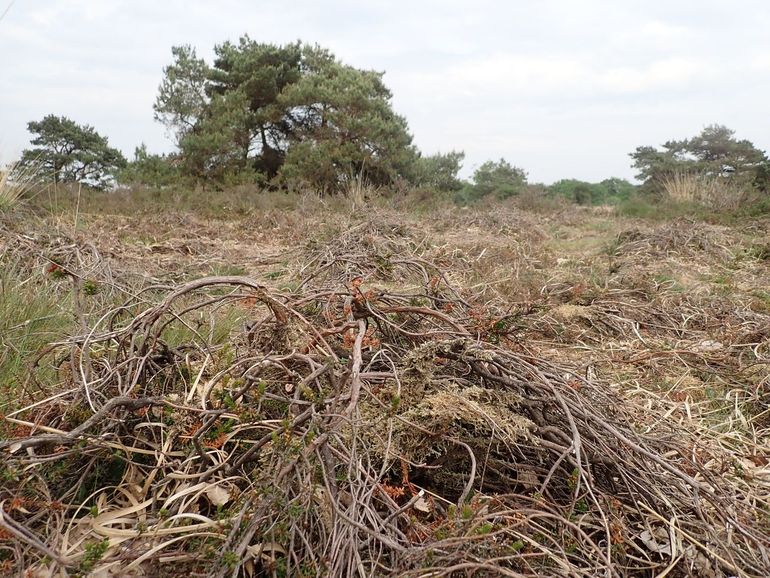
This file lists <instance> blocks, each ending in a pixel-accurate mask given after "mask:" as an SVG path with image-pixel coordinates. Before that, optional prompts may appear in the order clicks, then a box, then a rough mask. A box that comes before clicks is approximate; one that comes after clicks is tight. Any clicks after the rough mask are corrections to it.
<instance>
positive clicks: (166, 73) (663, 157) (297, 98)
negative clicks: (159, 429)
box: [6, 36, 770, 216]
mask: <svg viewBox="0 0 770 578" xmlns="http://www.w3.org/2000/svg"><path fill="white" fill-rule="evenodd" d="M214 55H215V56H214V59H213V61H212V62H211V63H208V62H206V61H205V60H203V59H202V58H199V57H198V56H197V54H196V51H195V49H194V48H192V47H190V46H177V47H174V48H172V62H171V63H170V64H169V65H168V66H166V67H165V68H164V69H163V77H162V80H161V83H160V86H159V88H158V94H157V98H156V100H155V104H154V107H153V108H154V113H155V119H156V120H157V121H159V122H160V123H162V124H163V125H164V126H165V127H166V128H167V129H168V131H169V134H171V135H172V136H173V139H174V142H175V144H176V151H175V152H173V153H171V154H165V155H159V154H153V153H151V152H149V151H148V150H147V147H146V146H145V145H144V144H141V145H140V146H138V147H137V148H136V150H135V152H134V156H133V158H132V159H131V160H126V159H125V158H124V157H123V155H122V154H121V153H120V151H118V150H117V149H115V148H112V147H110V146H109V144H108V141H107V138H106V137H104V136H102V135H100V134H99V133H97V132H96V130H95V129H94V128H93V127H91V126H88V125H85V126H82V125H79V124H77V123H75V122H74V121H72V120H70V119H68V118H66V117H59V116H55V115H48V116H46V117H45V118H44V119H42V120H41V121H33V122H30V123H29V125H28V127H29V131H30V132H31V133H32V134H33V139H32V145H33V146H34V148H32V149H29V150H26V151H24V153H23V158H22V161H21V166H23V167H26V170H27V173H29V172H30V170H31V169H32V168H33V167H34V168H35V172H36V173H38V176H39V178H40V179H41V180H44V181H48V182H54V183H68V182H75V183H79V184H82V185H86V186H89V187H93V188H97V189H106V188H111V187H114V186H115V185H116V184H118V185H121V186H122V187H132V188H136V187H146V188H151V189H168V188H180V187H181V188H193V189H194V188H198V187H203V188H204V189H216V190H224V189H226V188H231V187H233V186H242V185H245V186H256V187H257V188H258V189H260V190H264V189H271V190H278V191H286V192H292V191H293V192H308V191H309V192H315V193H319V194H322V195H332V194H345V195H348V196H351V195H352V196H356V198H360V199H363V198H364V197H366V196H370V195H369V193H372V192H377V191H380V192H383V191H389V192H390V194H394V193H395V194H399V193H403V192H404V191H406V190H416V191H420V192H421V195H422V198H425V195H426V194H427V195H439V196H440V197H441V198H443V199H447V200H453V201H454V202H455V203H457V204H460V205H467V204H471V203H476V202H478V201H481V200H482V199H497V200H504V199H508V198H511V197H521V198H522V199H527V200H528V201H527V202H530V203H532V202H538V203H539V202H546V201H547V202H549V203H564V202H567V203H575V204H578V205H586V206H596V205H608V204H609V205H616V206H618V207H619V210H621V211H622V212H625V213H626V214H636V215H639V216H643V215H655V214H657V213H660V212H661V211H662V212H664V213H665V212H669V211H672V210H673V211H675V212H682V211H684V212H687V211H693V210H696V209H698V208H705V209H708V210H716V211H724V210H731V211H734V210H742V211H744V212H745V211H748V212H749V213H751V214H758V213H764V212H767V211H768V210H770V194H768V191H769V189H770V161H769V160H768V157H767V156H766V154H765V152H764V151H761V150H759V149H758V148H757V147H756V146H755V145H754V144H753V143H751V142H750V141H748V140H739V139H737V138H736V137H735V134H734V132H733V131H732V130H730V129H729V128H727V127H724V126H721V125H711V126H707V127H706V128H704V129H703V131H702V132H701V133H700V134H698V135H697V136H695V137H693V138H689V139H684V140H679V141H677V140H672V141H668V142H666V143H664V144H663V145H662V147H660V148H657V147H654V146H640V147H638V148H637V149H636V150H635V151H634V152H632V153H631V154H630V156H631V159H632V163H633V165H632V166H633V167H634V168H636V169H637V170H638V175H637V178H638V179H639V180H640V181H641V182H642V184H641V185H640V186H637V185H635V184H633V183H631V182H629V181H627V180H624V179H619V178H608V179H605V180H603V181H601V182H593V183H592V182H586V181H581V180H577V179H562V180H560V181H557V182H555V183H553V184H551V185H549V186H545V185H541V184H537V183H530V182H528V178H527V172H526V171H525V170H524V169H523V168H520V167H517V166H515V165H513V164H511V163H510V162H509V161H508V160H506V159H502V158H501V159H499V160H496V161H491V160H490V161H487V162H485V163H482V164H481V165H480V166H478V167H476V169H475V171H474V173H473V175H472V177H471V178H470V179H469V180H467V181H466V180H464V179H461V178H460V176H459V175H460V172H461V169H462V166H463V161H464V160H465V153H464V152H463V151H454V150H453V151H449V152H446V153H436V154H433V155H425V154H423V153H422V152H420V151H419V150H418V149H417V147H416V146H415V145H414V144H413V142H412V135H411V133H410V131H409V127H408V125H407V122H406V120H405V119H404V118H403V117H401V116H399V115H398V114H396V113H395V112H394V110H393V108H392V104H391V100H392V94H391V92H390V90H389V89H388V88H387V87H386V86H385V84H384V82H383V73H381V72H375V71H371V70H361V69H358V68H354V67H352V66H349V65H346V64H344V63H342V62H340V61H339V60H338V59H337V58H336V57H335V56H334V55H333V54H332V53H331V52H329V51H328V50H326V49H324V48H321V47H319V46H317V45H309V44H303V43H301V42H296V43H292V44H287V45H275V44H266V43H259V42H255V41H254V40H252V39H250V38H249V37H248V36H243V37H242V38H240V39H239V41H238V42H237V43H232V42H224V43H222V44H219V45H216V46H215V47H214ZM6 173H7V171H6ZM10 182H11V181H9V183H10ZM11 184H12V183H11ZM6 189H7V187H6ZM17 190H18V189H17ZM365 193H366V194H365ZM8 196H10V193H9V195H8ZM671 203H674V204H677V207H675V208H672V207H671V206H669V205H671ZM6 204H7V203H6Z"/></svg>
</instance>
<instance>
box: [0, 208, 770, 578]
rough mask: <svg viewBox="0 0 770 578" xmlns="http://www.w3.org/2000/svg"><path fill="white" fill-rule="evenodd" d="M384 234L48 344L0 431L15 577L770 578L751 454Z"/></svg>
mask: <svg viewBox="0 0 770 578" xmlns="http://www.w3.org/2000/svg"><path fill="white" fill-rule="evenodd" d="M382 226H385V225H382ZM384 230H386V231H388V235H389V238H388V239H387V240H386V241H385V242H377V240H376V239H370V240H369V241H365V239H366V237H367V235H370V236H373V235H375V234H376V233H377V231H376V230H373V228H372V226H371V223H365V224H364V227H363V228H362V229H360V230H357V231H348V232H347V234H344V232H343V234H340V235H339V236H338V240H337V242H336V244H335V245H334V247H333V248H329V247H325V248H322V249H320V250H318V251H317V252H315V257H316V258H315V259H311V260H310V261H309V263H308V266H307V267H306V268H305V269H303V270H302V271H301V274H300V275H299V277H298V279H297V285H296V287H297V288H296V289H295V290H293V291H290V292H278V291H275V290H272V289H270V288H268V287H266V286H264V285H262V284H260V283H259V282H257V281H255V280H253V279H251V278H249V277H244V276H217V277H208V278H201V279H196V280H193V281H189V282H186V283H182V284H177V285H172V286H166V287H156V288H154V289H153V290H152V291H149V290H148V291H145V292H139V293H137V294H135V295H133V296H130V297H129V298H127V300H126V302H125V303H123V304H122V305H120V306H119V307H115V308H112V309H111V310H109V311H107V312H106V313H104V314H103V315H102V316H99V317H98V318H93V317H92V318H90V319H88V320H87V321H88V323H89V324H88V326H87V327H82V329H81V330H80V331H79V332H78V334H77V335H75V336H73V337H71V338H70V339H66V340H62V341H59V342H57V343H53V344H51V346H50V347H49V348H48V349H47V350H46V351H45V352H44V353H43V355H42V356H41V357H40V359H39V360H38V364H44V365H49V366H55V367H57V368H59V369H60V371H59V372H58V374H59V376H60V379H61V383H60V384H59V386H60V387H58V388H57V391H56V393H51V394H46V395H43V394H32V393H30V394H28V397H27V398H25V399H24V406H23V407H20V408H18V409H17V410H15V411H11V412H7V413H6V415H5V416H4V417H3V419H2V421H1V422H0V427H2V428H3V438H4V440H3V441H0V452H2V453H3V457H4V461H3V464H2V468H3V469H2V476H3V480H4V482H3V485H2V487H0V502H2V504H3V506H2V508H0V530H1V531H2V532H3V536H4V537H5V540H6V542H8V543H11V544H12V547H9V548H6V550H4V554H3V556H4V558H3V563H4V564H6V567H7V568H8V569H9V572H13V571H19V572H21V570H22V569H24V570H27V571H30V572H32V573H33V575H34V573H37V575H47V576H54V577H59V576H66V575H71V574H72V573H73V572H80V573H87V572H94V573H97V574H98V575H101V576H110V575H113V576H118V575H120V576H127V575H128V576H130V575H137V576H138V575H147V574H153V573H155V574H171V573H173V574H182V573H184V574H193V573H195V574H199V575H205V576H210V577H212V578H214V577H217V578H218V577H225V576H238V575H242V576H256V577H263V576H264V577H267V576H281V575H283V576H293V575H301V576H354V575H361V576H365V575H376V576H413V577H418V576H420V577H425V576H457V575H463V574H467V575H479V576H481V575H504V576H565V575H566V576H576V577H586V578H587V577H589V576H599V575H601V576H608V577H625V576H639V575H661V574H663V575H665V574H668V575H676V576H706V577H721V576H740V577H741V578H750V577H759V576H766V575H768V573H770V538H768V535H769V534H768V529H767V511H768V509H770V503H769V500H768V495H770V479H767V478H766V477H765V476H764V474H763V473H762V472H763V471H764V470H763V469H762V466H761V462H757V463H756V464H759V465H756V464H755V462H752V461H751V460H745V461H742V462H741V463H740V469H736V468H734V467H732V466H731V465H730V464H733V461H732V460H733V459H734V456H735V454H736V452H741V454H744V453H745V454H746V455H750V456H760V455H761V452H762V451H763V450H762V448H761V447H760V446H759V445H756V446H753V447H752V443H754V444H759V440H758V439H757V440H754V441H747V440H746V439H744V438H742V437H740V436H739V435H734V434H731V435H729V436H723V437H718V438H715V437H711V438H708V439H704V438H701V437H700V435H695V434H692V431H693V430H692V429H690V428H686V427H682V425H681V424H680V423H677V422H675V421H673V420H671V419H670V416H671V414H670V413H666V412H669V411H671V408H670V407H662V408H658V407H657V406H654V407H651V406H650V405H649V404H648V403H647V400H646V399H645V398H644V397H642V396H640V397H639V399H638V400H636V399H634V398H633V397H629V396H624V395H623V394H621V393H620V392H619V391H618V390H617V389H616V388H614V387H612V386H611V385H610V384H609V383H607V382H605V381H603V380H602V379H600V378H599V377H597V376H595V375H587V374H586V372H585V370H584V368H582V367H580V366H579V365H578V366H574V365H571V364H569V363H565V362H563V361H561V362H556V361H553V360H550V359H548V358H546V357H544V356H542V355H538V354H537V353H536V352H535V351H533V350H532V349H531V348H529V347H528V346H527V344H526V343H522V342H521V341H520V340H519V339H518V338H517V337H516V335H515V331H517V330H518V329H517V326H516V323H512V322H511V321H512V320H511V319H510V318H509V317H508V316H501V315H500V314H499V312H496V311H495V310H494V309H493V308H490V307H488V306H487V305H485V304H484V303H472V302H469V301H467V300H466V299H465V298H464V297H463V296H462V292H461V290H459V289H458V288H456V287H454V286H453V285H452V283H451V280H450V279H449V277H450V276H449V275H447V274H446V272H445V271H444V270H443V269H442V268H441V267H440V266H438V265H436V264H433V263H430V262H427V261H425V260H424V259H423V258H422V257H421V256H419V255H416V254H415V251H419V250H420V245H419V243H418V244H417V245H413V244H412V242H411V241H410V240H409V237H408V236H407V235H405V234H404V233H403V232H399V231H397V230H395V231H394V230H393V229H392V228H387V229H384ZM367 243H368V245H369V247H368V248H367V247H366V246H365V244H367ZM391 249H392V250H396V251H399V254H398V255H390V254H389V251H390V250H391ZM367 260H372V261H374V263H372V264H367V262H366V261H367ZM233 309H235V310H238V311H241V312H242V313H243V314H244V315H245V316H246V322H245V323H244V324H243V326H242V327H241V328H239V329H237V330H233V331H232V332H231V333H230V335H229V336H227V338H226V339H224V341H222V340H221V339H214V337H213V334H214V331H213V330H212V328H213V327H215V326H216V324H217V321H216V320H217V319H218V318H219V316H222V315H228V311H229V310H233ZM600 314H601V312H600V311H599V310H598V308H592V312H591V313H588V314H585V315H584V314H582V313H581V314H580V315H562V316H561V317H556V318H554V319H553V320H545V321H547V322H549V323H556V322H558V323H570V322H580V323H585V322H591V321H596V320H598V319H599V315H600ZM621 314H622V315H625V316H630V315H632V314H633V313H631V312H625V313H624V312H622V311H614V310H612V311H609V312H607V311H605V312H604V319H606V320H608V321H609V323H614V324H616V325H617V327H619V328H620V329H621V330H623V331H625V330H626V326H627V324H626V322H625V321H624V320H621V319H618V317H619V316H620V315H621ZM552 317H553V316H552ZM513 321H517V320H513ZM518 321H520V320H518ZM606 324H607V323H606V322H605V325H606ZM628 331H629V333H633V328H631V329H629V330H628ZM171 335H176V336H179V335H185V336H186V338H185V339H184V340H181V341H180V340H179V339H176V340H172V339H171V337H170V336H171ZM703 355H706V354H703ZM697 433H698V434H700V433H702V430H697ZM691 434H692V435H691ZM726 464H727V465H726ZM752 464H754V465H752ZM31 472H34V475H32V474H30V473H31Z"/></svg>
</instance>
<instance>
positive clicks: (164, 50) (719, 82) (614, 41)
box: [0, 0, 770, 183]
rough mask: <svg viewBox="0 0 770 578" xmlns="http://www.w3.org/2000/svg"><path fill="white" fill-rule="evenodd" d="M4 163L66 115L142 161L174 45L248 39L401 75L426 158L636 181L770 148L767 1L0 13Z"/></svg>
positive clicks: (152, 1) (182, 4)
mask: <svg viewBox="0 0 770 578" xmlns="http://www.w3.org/2000/svg"><path fill="white" fill-rule="evenodd" d="M9 4H10V8H9V9H8V11H7V13H6V14H5V16H4V18H3V19H2V20H0V161H2V162H7V161H10V160H12V158H13V157H15V156H18V154H19V152H20V151H21V150H22V149H23V148H25V147H26V146H27V145H28V142H29V138H30V135H29V134H28V133H27V132H26V123H27V122H28V121H30V120H39V119H41V118H42V117H43V116H45V115H46V114H49V113H54V114H58V115H65V116H68V117H70V118H72V119H73V120H75V121H77V122H79V123H84V124H90V125H92V126H94V127H95V128H96V129H97V131H99V132H100V133H101V134H104V135H106V136H107V137H109V140H110V143H111V144H112V145H114V146H117V147H118V148H120V149H122V150H123V151H124V153H125V154H126V155H127V156H129V157H130V156H131V155H132V154H133V150H134V147H135V146H136V145H137V144H139V143H141V142H145V143H146V144H147V146H148V148H149V149H150V150H151V151H154V152H166V151H169V150H171V149H172V145H171V143H170V141H169V139H168V138H166V135H165V133H164V129H163V127H161V126H160V125H159V124H158V123H156V122H154V121H153V118H152V114H153V113H152V104H153V101H154V100H155V95H156V92H157V87H158V84H159V83H160V80H161V75H162V69H163V67H164V66H165V65H166V64H168V63H169V62H170V61H171V47H172V46H174V45H179V44H192V45H193V46H195V47H196V48H197V50H198V54H199V55H200V56H203V57H205V58H206V59H207V60H210V57H211V54H212V48H213V46H214V45H215V44H218V43H221V42H224V41H225V40H237V39H238V37H239V36H241V35H242V34H244V33H248V34H249V35H250V36H251V38H252V39H254V40H257V41H264V42H272V43H286V42H292V41H295V40H297V39H301V40H303V41H306V42H309V43H317V44H319V45H321V46H323V47H326V48H329V49H331V50H332V51H333V52H334V53H335V54H336V55H337V57H338V58H340V59H341V60H342V61H343V62H345V63H347V64H352V65H354V66H357V67H359V68H367V69H375V70H381V71H385V72H386V75H385V82H386V84H387V85H388V86H389V87H390V88H391V90H392V91H393V93H394V99H393V105H394V108H395V109H396V111H397V112H398V113H400V114H402V115H404V116H405V117H406V118H407V120H408V122H409V126H410V128H411V131H412V133H413V134H414V138H415V142H416V144H417V145H418V147H419V148H420V149H421V150H422V151H424V152H425V153H434V152H438V151H441V152H446V151H449V150H452V149H456V150H464V151H465V152H466V155H467V156H466V163H465V165H466V166H465V170H464V173H465V174H468V173H469V172H470V171H472V169H473V168H474V167H475V166H477V165H478V164H480V163H481V162H483V161H484V160H487V159H490V158H495V159H496V158H500V157H504V158H506V159H507V160H508V161H510V162H511V163H513V164H515V165H517V166H520V167H522V168H524V169H525V170H527V171H528V172H529V175H530V180H531V181H533V182H534V181H539V182H546V183H550V182H552V181H555V180H558V179H560V178H580V179H585V180H589V181H597V180H601V179H604V178H607V177H610V176H619V177H626V178H629V177H632V175H633V170H632V169H631V167H630V166H629V158H628V153H629V152H631V151H632V150H634V148H635V147H637V146H639V145H644V144H650V145H653V144H655V145H656V144H661V143H662V142H665V141H666V140H669V139H679V138H686V137H689V136H693V135H695V134H696V133H698V132H699V131H700V130H701V129H702V128H703V127H704V126H705V125H708V124H712V123H720V124H725V125H727V126H729V127H730V128H732V129H734V130H735V131H736V133H737V136H738V137H740V138H746V139H749V140H751V141H752V142H754V143H755V144H756V145H757V146H758V147H759V148H761V149H763V150H768V149H770V114H768V104H769V103H770V2H768V1H767V0H731V1H728V0H721V1H719V2H715V1H711V0H700V1H690V0H663V1H660V0H639V1H637V0H615V1H608V0H606V1H605V0H579V1H578V0H538V1H535V0H531V1H529V2H523V1H518V2H503V1H500V0H498V1H491V0H490V1H487V0H474V1H466V0H462V1H461V0H426V1H422V0H409V1H402V0H392V1H384V0H377V1H369V0H330V1H322V0H294V1H289V0H273V1H269V2H268V1H261V0H251V1H248V0H242V1H240V0H220V1H218V2H212V1H202V0H201V1H181V0H125V1H124V0H98V1H97V0H16V1H15V2H13V3H10V1H9V0H0V14H2V12H3V11H4V10H5V9H6V7H8V6H9Z"/></svg>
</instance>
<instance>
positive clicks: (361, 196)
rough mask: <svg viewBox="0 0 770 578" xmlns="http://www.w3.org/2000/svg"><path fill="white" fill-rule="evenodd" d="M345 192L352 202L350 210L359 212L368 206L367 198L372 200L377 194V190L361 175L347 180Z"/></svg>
mask: <svg viewBox="0 0 770 578" xmlns="http://www.w3.org/2000/svg"><path fill="white" fill-rule="evenodd" d="M344 192H345V197H346V198H347V199H348V201H349V202H350V209H351V210H352V211H357V210H358V209H361V208H363V207H364V206H365V205H366V199H367V197H369V198H372V197H373V196H374V195H375V194H376V193H377V189H376V188H375V187H374V186H373V185H372V184H371V183H370V182H369V181H367V179H366V178H365V177H364V176H363V174H362V173H359V174H357V175H352V176H351V177H350V178H348V179H347V180H346V182H345V187H344Z"/></svg>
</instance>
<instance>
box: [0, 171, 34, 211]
mask: <svg viewBox="0 0 770 578" xmlns="http://www.w3.org/2000/svg"><path fill="white" fill-rule="evenodd" d="M39 172H40V167H38V166H36V165H34V164H27V165H22V164H21V163H18V162H16V163H11V164H10V165H8V166H6V167H5V169H0V211H4V210H7V209H9V208H11V207H13V206H15V205H16V204H17V203H18V202H19V199H20V198H21V197H22V196H23V195H24V194H25V193H27V192H28V191H29V190H30V189H31V188H32V187H34V186H35V184H36V183H37V181H38V177H39Z"/></svg>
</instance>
